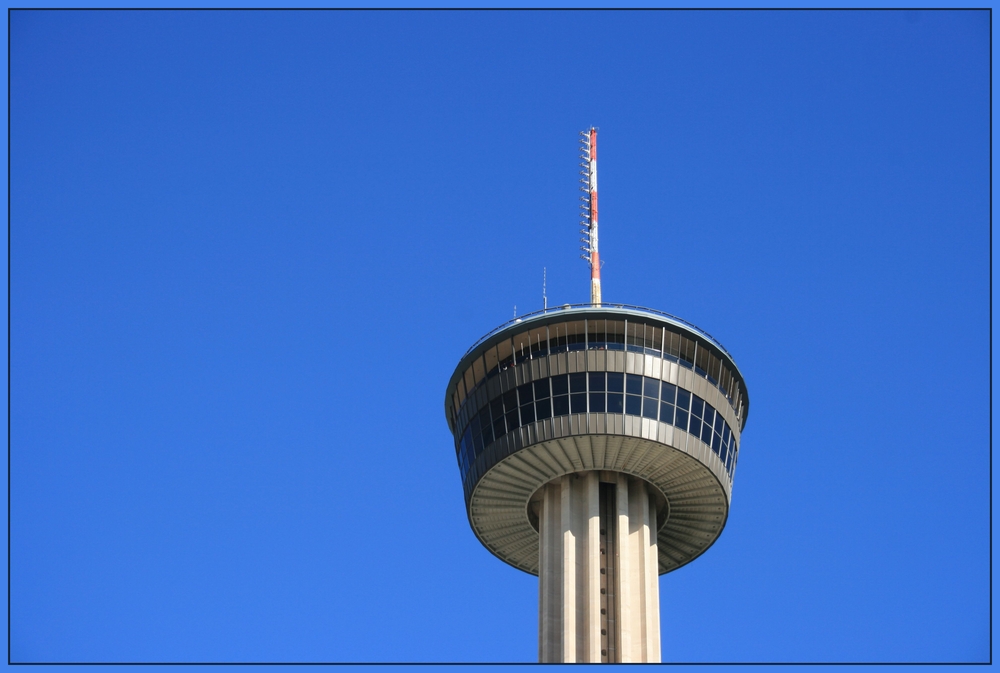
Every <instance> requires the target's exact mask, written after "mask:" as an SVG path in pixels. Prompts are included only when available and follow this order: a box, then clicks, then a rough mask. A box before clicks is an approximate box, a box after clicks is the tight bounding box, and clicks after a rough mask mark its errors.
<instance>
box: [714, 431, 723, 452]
mask: <svg viewBox="0 0 1000 673" xmlns="http://www.w3.org/2000/svg"><path fill="white" fill-rule="evenodd" d="M721 443H722V439H720V438H719V436H718V435H717V434H715V433H714V432H713V433H712V451H714V452H715V453H716V455H718V453H719V446H720V445H721Z"/></svg>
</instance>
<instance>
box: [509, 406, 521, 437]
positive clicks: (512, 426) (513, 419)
mask: <svg viewBox="0 0 1000 673" xmlns="http://www.w3.org/2000/svg"><path fill="white" fill-rule="evenodd" d="M518 425H519V423H518V419H517V409H516V408H515V409H514V410H513V411H508V412H507V432H510V431H511V430H516V429H517V427H518Z"/></svg>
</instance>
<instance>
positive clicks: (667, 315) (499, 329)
mask: <svg viewBox="0 0 1000 673" xmlns="http://www.w3.org/2000/svg"><path fill="white" fill-rule="evenodd" d="M602 308H623V309H627V310H629V311H640V312H642V313H649V314H651V315H654V316H659V317H662V318H667V319H668V320H670V321H671V322H675V323H680V324H681V325H683V326H684V327H687V328H688V329H690V330H691V331H692V332H694V333H696V334H697V335H698V336H700V337H703V338H705V339H707V340H708V341H709V342H710V343H711V344H712V345H714V346H715V347H716V348H718V349H719V350H721V351H722V352H723V353H725V354H726V355H727V356H729V359H730V360H732V361H733V362H734V363H735V362H736V360H735V359H734V358H733V356H732V355H731V354H730V352H729V351H727V350H726V348H725V346H723V345H722V344H721V343H719V341H718V339H716V338H715V337H713V336H712V335H711V334H709V333H708V332H706V331H705V330H703V329H701V328H700V327H698V326H697V325H695V324H694V323H691V322H688V321H687V320H685V319H684V318H678V317H677V316H675V315H672V314H670V313H666V312H665V311H657V310H656V309H655V308H646V307H645V306H634V305H632V304H608V303H606V302H605V303H601V304H563V305H562V306H553V307H552V308H542V309H538V310H537V311H532V312H531V313H525V314H524V315H522V316H518V317H516V318H511V319H510V320H508V321H507V322H505V323H504V324H502V325H500V326H499V327H494V328H493V329H491V330H490V331H489V332H487V333H486V334H484V335H483V336H481V337H480V338H478V339H476V342H475V343H474V344H472V346H471V347H470V348H469V350H467V351H465V354H464V355H462V358H461V360H464V359H465V358H466V356H468V355H469V353H471V352H472V351H474V350H476V349H477V348H478V347H479V346H480V345H482V344H483V342H485V341H486V340H487V339H489V338H490V337H492V336H493V335H494V334H497V333H499V332H502V331H504V330H505V329H507V328H508V327H510V326H511V325H516V324H517V323H519V322H523V321H524V320H527V319H529V318H534V317H536V316H540V315H545V314H548V313H559V312H560V311H566V310H573V309H588V310H590V309H602ZM461 360H460V361H461Z"/></svg>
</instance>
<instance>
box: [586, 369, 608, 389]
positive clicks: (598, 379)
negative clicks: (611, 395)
mask: <svg viewBox="0 0 1000 673" xmlns="http://www.w3.org/2000/svg"><path fill="white" fill-rule="evenodd" d="M604 380H605V376H604V372H590V373H589V374H587V382H588V383H589V384H590V392H592V393H596V392H601V391H603V390H604Z"/></svg>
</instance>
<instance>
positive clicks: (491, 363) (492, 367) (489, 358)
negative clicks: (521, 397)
mask: <svg viewBox="0 0 1000 673" xmlns="http://www.w3.org/2000/svg"><path fill="white" fill-rule="evenodd" d="M483 358H484V359H485V360H486V373H487V374H489V375H490V376H493V375H494V374H496V373H497V372H499V371H500V367H499V366H498V365H499V363H500V360H498V359H497V349H496V346H494V347H493V348H490V349H487V351H486V352H485V353H483Z"/></svg>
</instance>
